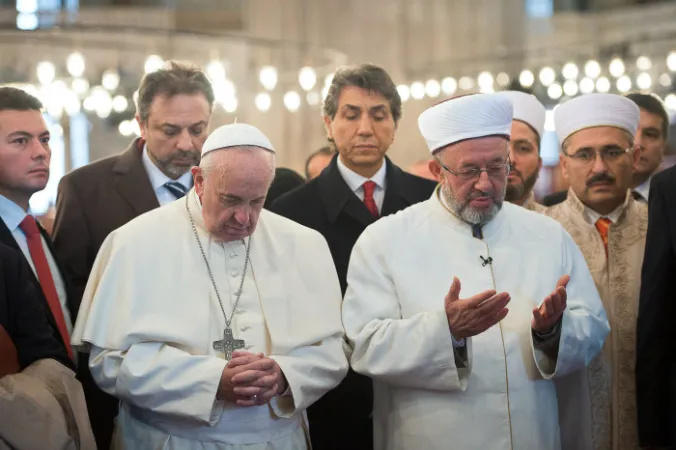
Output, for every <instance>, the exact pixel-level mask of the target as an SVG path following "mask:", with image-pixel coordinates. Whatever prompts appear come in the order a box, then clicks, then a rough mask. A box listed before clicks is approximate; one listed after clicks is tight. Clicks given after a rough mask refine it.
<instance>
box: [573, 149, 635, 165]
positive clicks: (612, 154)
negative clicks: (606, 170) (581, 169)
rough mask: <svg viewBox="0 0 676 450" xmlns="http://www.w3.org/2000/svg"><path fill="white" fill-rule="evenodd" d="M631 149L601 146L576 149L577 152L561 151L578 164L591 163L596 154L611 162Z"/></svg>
mask: <svg viewBox="0 0 676 450" xmlns="http://www.w3.org/2000/svg"><path fill="white" fill-rule="evenodd" d="M631 150H632V149H630V148H620V147H606V148H602V149H601V150H594V149H591V148H585V149H582V150H578V151H577V152H575V153H573V154H568V153H566V152H565V151H562V153H563V154H564V155H565V156H567V157H569V158H572V159H574V160H575V161H577V162H578V163H580V164H584V165H587V164H591V163H593V162H594V161H596V157H597V155H601V160H602V161H603V162H605V163H606V164H611V163H614V162H617V161H619V160H620V158H622V156H624V155H626V154H627V153H629V152H630V151H631Z"/></svg>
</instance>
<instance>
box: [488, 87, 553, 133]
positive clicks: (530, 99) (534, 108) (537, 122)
mask: <svg viewBox="0 0 676 450" xmlns="http://www.w3.org/2000/svg"><path fill="white" fill-rule="evenodd" d="M498 95H502V96H503V97H507V98H508V99H510V100H511V102H512V106H513V107H514V120H519V121H521V122H524V123H525V124H526V125H529V126H530V127H531V128H532V129H533V130H535V132H536V133H537V135H538V139H542V135H543V134H544V132H545V115H546V110H545V107H544V105H543V104H542V103H540V101H539V100H538V99H537V97H535V96H534V95H533V94H527V93H525V92H520V91H502V92H498Z"/></svg>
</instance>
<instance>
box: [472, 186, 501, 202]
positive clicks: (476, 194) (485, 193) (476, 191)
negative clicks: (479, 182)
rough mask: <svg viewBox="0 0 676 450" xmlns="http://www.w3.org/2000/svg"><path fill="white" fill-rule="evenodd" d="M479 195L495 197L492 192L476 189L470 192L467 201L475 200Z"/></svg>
mask: <svg viewBox="0 0 676 450" xmlns="http://www.w3.org/2000/svg"><path fill="white" fill-rule="evenodd" d="M479 197H490V198H494V197H495V196H494V195H493V194H491V193H490V192H486V191H480V190H478V189H475V190H473V191H472V192H470V194H469V195H468V196H467V201H470V200H474V199H475V198H479Z"/></svg>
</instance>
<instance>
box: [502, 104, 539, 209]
mask: <svg viewBox="0 0 676 450" xmlns="http://www.w3.org/2000/svg"><path fill="white" fill-rule="evenodd" d="M498 94H499V95H502V96H504V97H506V98H508V99H509V100H510V101H511V102H512V106H513V107H514V116H513V120H512V133H511V137H510V139H509V160H510V161H511V163H512V168H511V170H510V172H509V176H508V177H507V191H506V193H505V200H507V201H508V202H511V203H514V204H515V205H519V206H523V207H524V208H526V209H529V210H531V211H535V212H539V213H541V212H544V210H545V207H544V206H542V205H540V204H539V203H537V202H536V201H535V195H534V194H533V187H534V186H535V183H536V182H537V180H538V175H539V174H540V169H542V158H540V141H541V140H542V135H543V133H544V131H545V107H544V106H543V105H542V103H540V101H539V100H538V99H537V97H535V96H534V95H533V94H527V93H525V92H520V91H502V92H498Z"/></svg>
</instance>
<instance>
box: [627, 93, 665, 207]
mask: <svg viewBox="0 0 676 450" xmlns="http://www.w3.org/2000/svg"><path fill="white" fill-rule="evenodd" d="M627 98H628V99H629V100H631V101H632V102H634V103H636V105H637V106H638V107H639V109H640V111H641V120H640V122H639V124H638V131H636V137H635V138H636V145H638V146H639V147H640V148H641V156H640V157H639V160H638V163H637V164H636V167H635V168H634V182H633V183H632V190H633V192H634V198H635V199H636V200H639V201H642V202H645V203H648V199H649V195H650V180H651V179H652V176H653V175H655V173H656V172H657V171H658V170H659V168H660V165H661V164H662V159H664V150H665V148H666V146H667V139H669V113H668V112H667V108H666V107H665V106H664V103H663V102H662V100H661V99H660V98H659V97H658V96H656V95H655V94H642V93H640V92H632V93H631V94H628V95H627Z"/></svg>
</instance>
